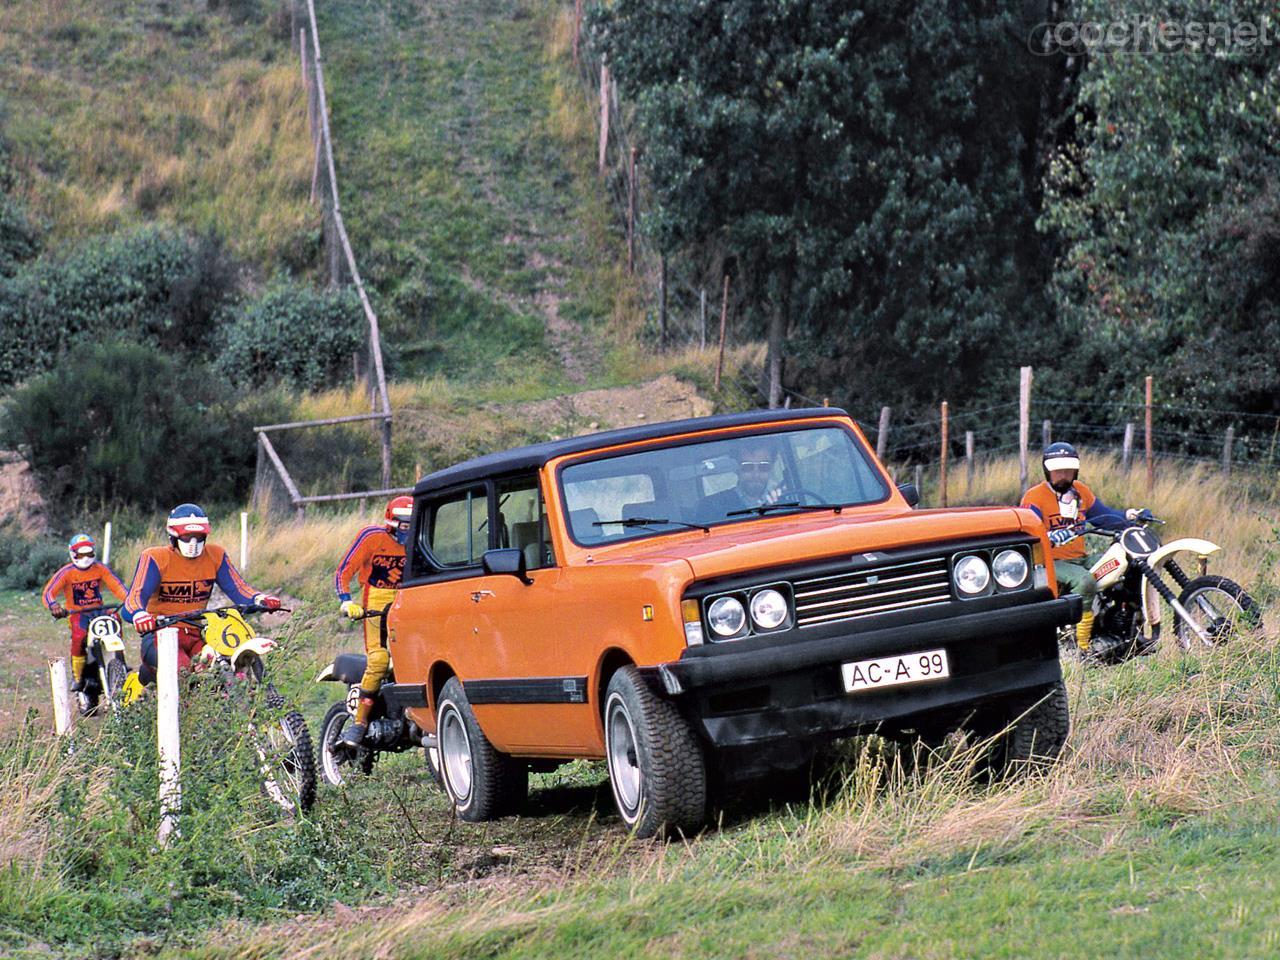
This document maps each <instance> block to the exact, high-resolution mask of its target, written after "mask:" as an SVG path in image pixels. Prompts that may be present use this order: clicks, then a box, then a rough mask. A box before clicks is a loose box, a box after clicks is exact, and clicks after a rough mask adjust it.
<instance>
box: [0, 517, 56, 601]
mask: <svg viewBox="0 0 1280 960" xmlns="http://www.w3.org/2000/svg"><path fill="white" fill-rule="evenodd" d="M66 562H67V551H66V548H65V547H64V546H63V545H62V544H61V542H60V541H59V539H58V538H57V537H53V536H50V537H43V538H41V539H39V540H28V539H26V538H25V537H24V536H22V534H20V533H18V532H16V531H14V530H12V529H3V528H0V587H7V588H9V589H11V590H35V589H38V588H40V587H43V586H44V584H45V582H46V581H47V580H48V579H49V577H50V576H52V575H53V571H55V570H57V569H58V568H59V567H60V566H62V565H63V564H64V563H66Z"/></svg>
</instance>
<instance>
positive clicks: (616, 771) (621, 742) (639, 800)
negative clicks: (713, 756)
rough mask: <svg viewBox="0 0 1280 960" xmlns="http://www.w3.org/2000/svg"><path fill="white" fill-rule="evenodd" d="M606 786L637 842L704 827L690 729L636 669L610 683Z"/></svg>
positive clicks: (698, 750)
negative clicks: (608, 787) (610, 790)
mask: <svg viewBox="0 0 1280 960" xmlns="http://www.w3.org/2000/svg"><path fill="white" fill-rule="evenodd" d="M604 736H605V757H606V758H607V760H608V762H609V785H610V786H611V787H612V789H613V800H614V803H615V805H616V806H617V808H618V814H619V816H621V817H622V821H623V823H625V824H626V825H627V827H629V828H630V829H631V831H632V832H633V833H634V834H635V835H636V836H637V837H651V836H654V835H655V834H674V833H692V832H695V831H697V830H698V829H700V828H701V827H702V826H703V824H705V823H706V815H707V769H706V761H705V758H704V756H703V753H702V747H701V745H700V744H699V743H698V740H697V738H696V736H695V735H694V733H693V730H691V729H690V727H689V724H688V723H687V722H685V719H684V718H683V717H682V716H680V713H679V711H678V710H676V708H675V707H674V706H673V705H672V704H671V703H669V702H668V701H666V700H663V699H661V698H659V697H658V695H657V694H655V693H654V692H653V690H651V689H650V688H649V686H648V684H646V683H645V681H644V679H643V677H641V676H640V672H639V671H638V670H636V668H635V667H631V666H628V667H623V668H622V669H621V670H619V671H618V672H617V673H615V674H614V675H613V677H612V678H611V679H610V680H609V687H608V690H607V692H606V693H605V706H604Z"/></svg>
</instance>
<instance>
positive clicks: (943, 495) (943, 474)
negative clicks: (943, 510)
mask: <svg viewBox="0 0 1280 960" xmlns="http://www.w3.org/2000/svg"><path fill="white" fill-rule="evenodd" d="M938 495H939V497H940V499H939V501H938V502H939V503H940V504H941V505H942V506H944V507H945V506H946V505H947V401H945V400H943V401H942V456H941V457H940V458H939V464H938Z"/></svg>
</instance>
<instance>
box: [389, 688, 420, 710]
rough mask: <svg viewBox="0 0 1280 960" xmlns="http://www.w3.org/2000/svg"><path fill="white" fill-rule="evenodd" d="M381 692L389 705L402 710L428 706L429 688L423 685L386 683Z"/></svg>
mask: <svg viewBox="0 0 1280 960" xmlns="http://www.w3.org/2000/svg"><path fill="white" fill-rule="evenodd" d="M380 692H381V694H382V696H383V697H384V698H385V699H386V701H387V703H389V704H393V705H394V706H397V707H400V708H402V709H403V708H405V707H425V706H426V705H427V688H426V686H425V685H424V684H421V683H384V684H383V685H382V690H381V691H380Z"/></svg>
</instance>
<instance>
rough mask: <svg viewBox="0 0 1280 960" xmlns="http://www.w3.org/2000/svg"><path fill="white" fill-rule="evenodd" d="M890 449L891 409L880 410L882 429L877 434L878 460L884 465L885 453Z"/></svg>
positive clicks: (882, 408) (883, 408)
mask: <svg viewBox="0 0 1280 960" xmlns="http://www.w3.org/2000/svg"><path fill="white" fill-rule="evenodd" d="M888 449H889V408H888V407H881V408H880V429H879V430H878V431H877V432H876V459H877V460H879V461H880V462H881V463H884V454H885V451H886V450H888Z"/></svg>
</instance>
